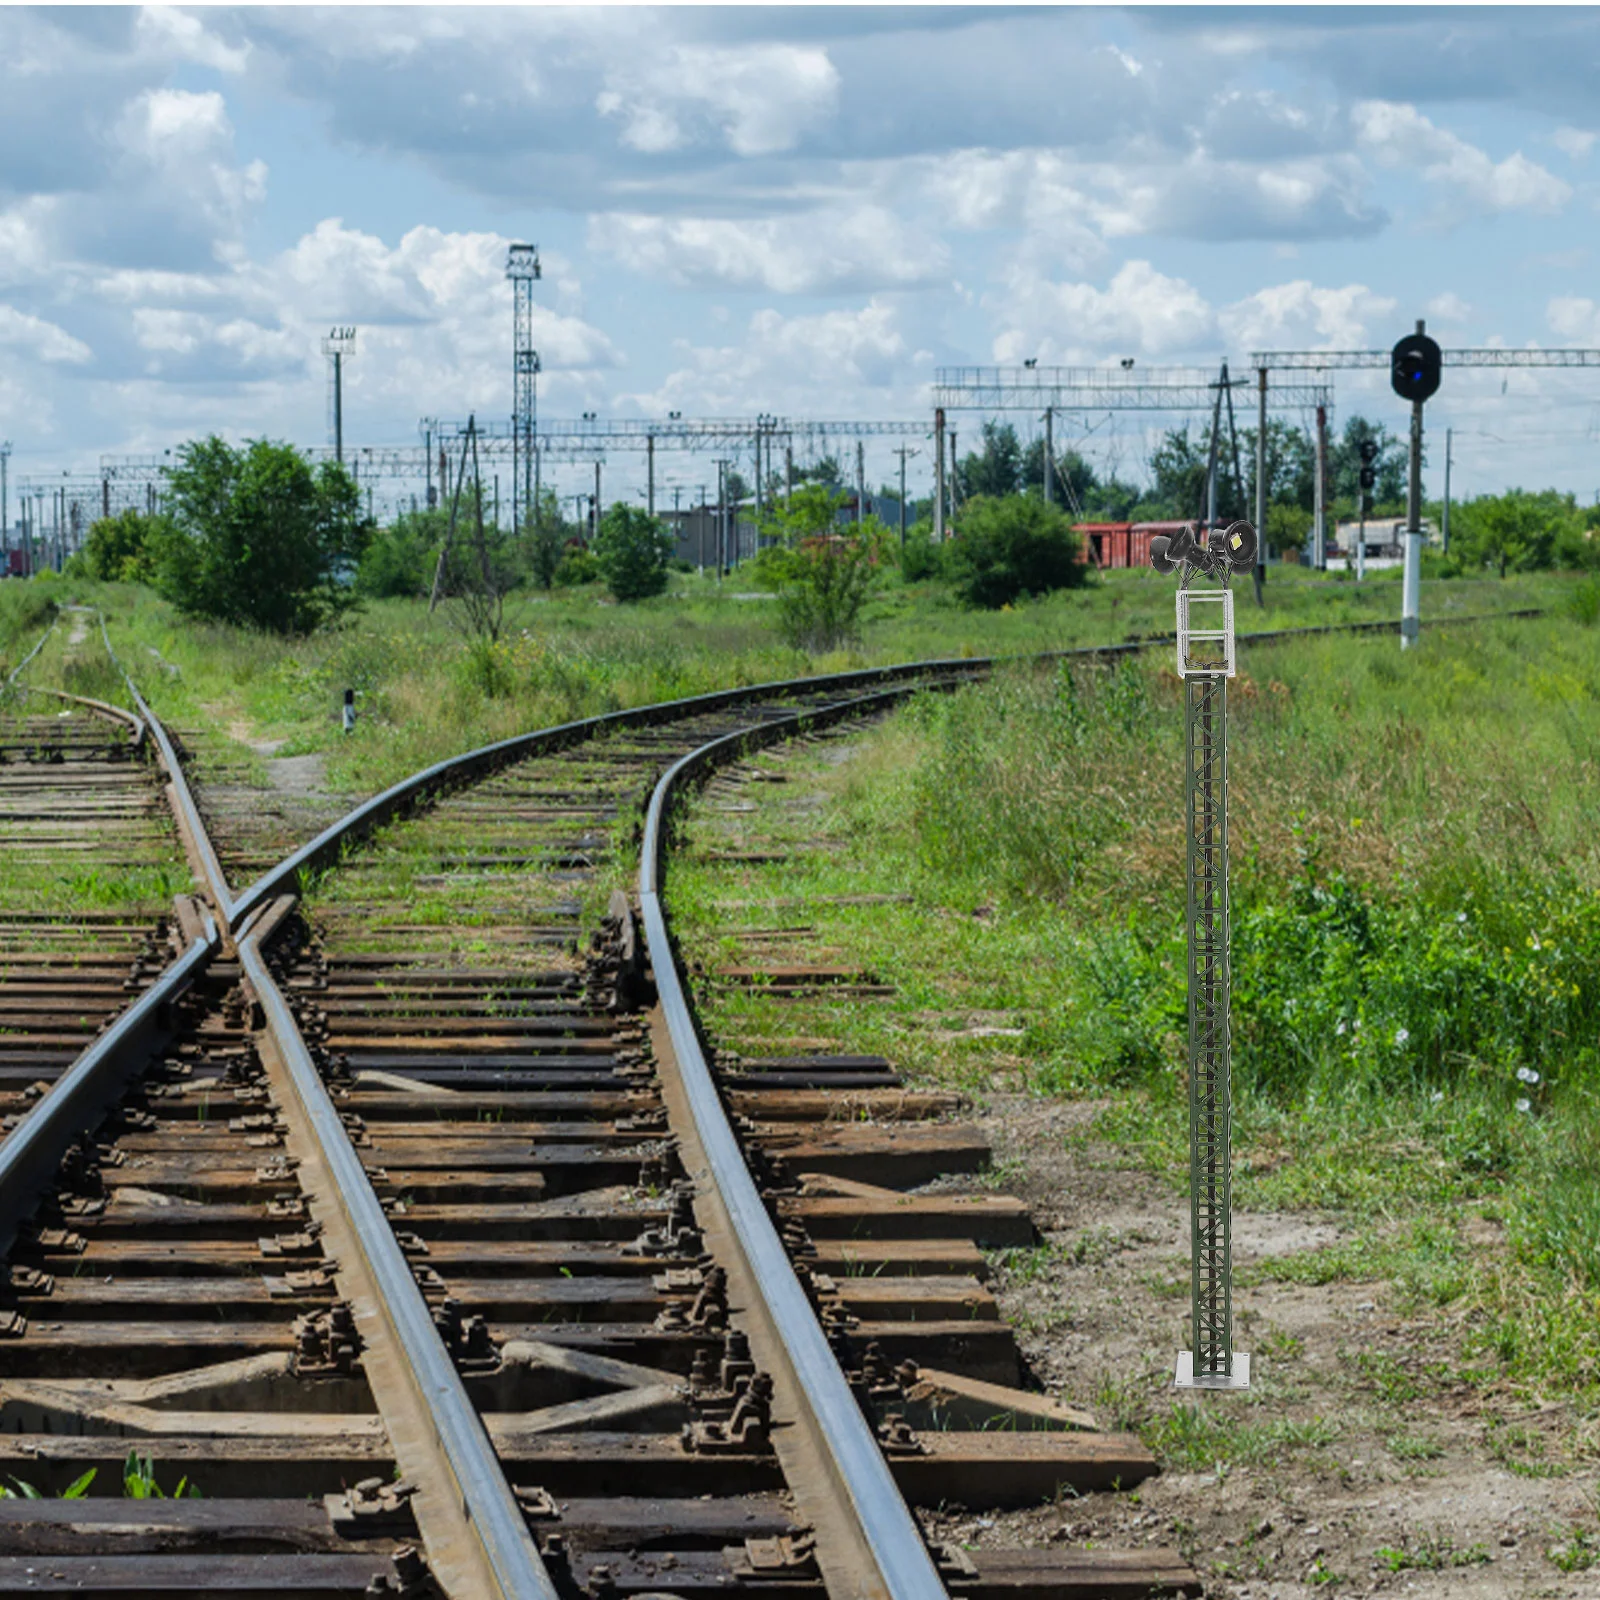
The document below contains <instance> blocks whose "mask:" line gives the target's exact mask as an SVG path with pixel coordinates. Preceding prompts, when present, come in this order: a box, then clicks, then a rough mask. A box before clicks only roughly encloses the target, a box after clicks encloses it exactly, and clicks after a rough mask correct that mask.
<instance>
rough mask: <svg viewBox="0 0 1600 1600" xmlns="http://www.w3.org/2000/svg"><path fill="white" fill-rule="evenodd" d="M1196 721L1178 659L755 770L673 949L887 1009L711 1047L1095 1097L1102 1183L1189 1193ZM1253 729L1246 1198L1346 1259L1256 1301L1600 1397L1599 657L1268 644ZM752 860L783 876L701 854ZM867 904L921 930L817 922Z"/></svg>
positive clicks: (1241, 962) (1325, 1261)
mask: <svg viewBox="0 0 1600 1600" xmlns="http://www.w3.org/2000/svg"><path fill="white" fill-rule="evenodd" d="M1181 693H1182V691H1181V686H1180V685H1179V684H1178V683H1177V681H1176V680H1175V678H1174V676H1173V674H1172V672H1171V670H1170V665H1169V663H1168V662H1167V661H1166V660H1165V659H1163V658H1160V657H1149V658H1143V659H1140V660H1138V661H1135V662H1130V663H1125V664H1123V665H1120V666H1117V667H1114V668H1109V669H1108V668H1098V667H1097V668H1085V667H1081V666H1080V667H1073V668H1070V669H1068V668H1063V669H1061V670H1048V671H1041V670H1026V671H1016V672H1012V673H1009V674H1006V675H1003V676H1002V677H1001V678H999V679H998V680H996V681H994V682H992V683H990V684H988V685H986V686H982V687H978V688H974V689H970V690H963V691H961V692H960V693H958V694H954V695H949V696H930V697H927V698H925V699H923V700H921V701H919V702H917V703H916V704H914V705H912V706H910V707H908V708H906V709H905V710H903V711H901V712H899V713H897V714H896V715H894V716H893V717H891V718H890V719H889V720H888V721H887V722H886V723H884V724H883V725H881V726H880V727H878V728H877V729H876V730H874V731H872V732H870V733H866V734H852V735H850V736H849V738H850V740H851V742H852V744H853V745H854V746H855V747H856V748H855V754H854V758H853V759H851V760H849V761H848V762H839V761H838V760H837V759H836V758H835V757H831V756H808V757H784V756H770V757H766V758H762V759H763V760H764V761H766V762H768V763H770V764H772V765H775V766H778V765H781V766H782V767H783V769H784V771H786V772H787V773H788V774H789V776H790V779H791V782H790V784H788V785H755V786H752V787H751V789H750V790H747V791H746V795H747V797H750V798H755V799H757V800H758V801H760V802H761V803H762V810H761V812H760V813H759V815H758V816H754V817H745V818H738V819H734V818H731V817H729V816H726V815H716V814H712V813H707V812H704V811H698V812H696V813H695V815H694V817H693V818H692V820H691V823H690V827H689V840H690V847H689V849H688V852H687V853H686V854H684V855H683V856H681V857H680V858H679V859H678V860H676V861H675V862H674V864H673V866H672V868H671V880H670V883H669V898H670V901H671V905H672V910H673V918H674V927H675V929H676V930H677V931H678V932H679V934H680V936H681V937H682V938H683V940H684V941H685V944H686V948H687V949H688V951H689V953H690V955H691V956H692V957H694V958H696V959H700V960H703V961H705V962H707V963H708V964H711V965H714V964H715V962H716V961H717V960H718V959H723V958H725V956H726V955H727V954H728V953H729V951H730V950H731V949H732V948H734V947H735V946H734V944H730V943H729V942H728V941H727V939H726V935H725V929H726V927H727V926H728V925H729V923H730V921H732V922H733V923H734V924H736V925H744V926H763V925H765V926H780V925H784V924H786V923H789V922H791V921H795V920H804V921H807V922H810V923H813V924H814V925H815V931H814V932H813V933H810V934H808V935H806V936H805V938H804V939H803V940H802V941H799V948H806V949H817V948H826V949H828V950H830V951H832V952H833V954H832V955H830V956H829V957H828V959H830V960H839V961H844V962H847V963H850V964H856V965H859V966H860V967H861V968H863V969H865V970H869V971H872V972H876V973H880V974H883V975H885V976H886V977H887V978H889V979H890V981H892V983H893V984H894V985H895V991H896V992H895V994H894V996H893V997H892V999H889V1000H876V1001H862V1002H851V1001H848V1000H844V999H838V1000H830V999H829V998H828V997H826V996H823V997H819V998H817V999H814V1000H806V1001H802V1002H795V1001H789V1002H784V1001H778V1000H774V999H773V998H771V997H769V996H764V995H762V994H760V993H759V992H750V991H741V990H737V989H726V990H725V989H721V988H717V987H715V986H712V985H705V984H702V986H701V990H700V997H701V1001H702V1004H703V1007H704V1014H705V1015H706V1017H707V1020H708V1025H709V1027H710V1029H711V1032H712V1034H713V1036H715V1037H716V1038H718V1040H719V1042H723V1043H726V1044H728V1045H730V1046H732V1047H734V1048H740V1049H745V1050H747V1051H748V1052H749V1053H752V1054H754V1053H760V1052H763V1051H766V1050H768V1049H772V1048H777V1047H780V1046H781V1044H782V1041H784V1040H785V1039H787V1038H791V1037H795V1036H802V1037H817V1038H821V1039H826V1040H830V1041H833V1042H834V1043H835V1044H836V1045H837V1046H838V1047H844V1046H846V1045H847V1046H848V1048H850V1049H852V1050H860V1051H864V1052H870V1051H881V1052H882V1053H884V1054H885V1055H887V1056H889V1057H890V1058H891V1059H892V1060H894V1061H895V1062H896V1063H897V1064H898V1065H900V1066H901V1067H902V1068H904V1069H905V1070H907V1071H908V1073H910V1074H911V1075H912V1076H913V1077H920V1078H923V1079H925V1080H936V1081H939V1082H942V1083H945V1084H948V1085H952V1086H957V1087H963V1088H968V1089H971V1090H973V1091H975V1092H977V1093H979V1094H989V1093H992V1092H993V1091H995V1090H997V1089H999V1090H1006V1091H1011V1092H1017V1093H1023V1094H1036V1095H1039V1096H1042V1097H1055V1098H1065V1099H1080V1100H1091V1101H1094V1102H1095V1103H1096V1105H1097V1107H1098V1113H1097V1115H1096V1116H1095V1117H1094V1118H1093V1119H1092V1122H1090V1121H1085V1122H1084V1123H1083V1124H1082V1125H1081V1130H1080V1131H1079V1132H1076V1133H1074V1134H1069V1135H1067V1137H1068V1138H1071V1139H1076V1140H1077V1141H1078V1144H1079V1146H1080V1158H1081V1159H1100V1158H1099V1157H1097V1156H1096V1155H1095V1152H1096V1151H1098V1150H1102V1149H1103V1148H1104V1147H1105V1145H1106V1144H1107V1143H1108V1142H1109V1143H1110V1145H1111V1146H1112V1147H1113V1148H1114V1149H1115V1150H1116V1151H1117V1152H1118V1153H1119V1154H1118V1159H1121V1160H1124V1161H1126V1160H1129V1159H1132V1160H1134V1161H1136V1162H1139V1163H1142V1164H1144V1165H1145V1166H1147V1167H1148V1168H1149V1169H1150V1170H1151V1171H1153V1172H1158V1173H1160V1174H1161V1175H1163V1176H1164V1177H1165V1178H1166V1179H1167V1180H1168V1181H1169V1182H1170V1183H1171V1184H1172V1186H1173V1189H1174V1193H1175V1197H1176V1194H1177V1192H1178V1191H1179V1190H1180V1189H1181V1187H1182V1186H1183V1185H1184V1184H1185V1183H1186V1176H1187V1164H1188V1151H1187V1114H1186V1088H1185V1083H1184V1077H1185V1050H1186V1039H1185V1030H1186V1023H1185V1012H1184V943H1183V938H1184V935H1183V911H1184V908H1183V900H1182V893H1183V812H1182V785H1183V775H1182V774H1183V768H1182V763H1183V751H1182V717H1183V714H1182V700H1181ZM1230 718H1231V734H1230V740H1231V743H1230V805H1231V808H1232V816H1231V819H1230V826H1231V832H1232V852H1233V853H1232V891H1233V917H1234V994H1233V1005H1234V1009H1233V1017H1234V1040H1235V1055H1234V1074H1235V1076H1234V1083H1235V1093H1236V1107H1235V1191H1234V1192H1235V1201H1236V1204H1237V1205H1239V1206H1241V1207H1244V1208H1251V1209H1262V1210H1277V1209H1288V1210H1312V1211H1316V1212H1320V1213H1323V1214H1326V1213H1330V1212H1331V1213H1335V1214H1337V1215H1338V1216H1339V1217H1340V1218H1341V1219H1342V1220H1343V1221H1344V1222H1345V1223H1346V1224H1347V1226H1348V1227H1349V1228H1350V1234H1349V1236H1348V1237H1347V1238H1345V1239H1343V1240H1341V1241H1340V1242H1339V1243H1338V1244H1336V1245H1333V1246H1329V1247H1327V1248H1325V1249H1320V1250H1311V1251H1302V1252H1297V1253H1295V1254H1294V1255H1292V1256H1289V1257H1285V1258H1281V1259H1278V1260H1268V1261H1265V1262H1262V1263H1259V1264H1256V1265H1254V1266H1252V1268H1251V1269H1250V1271H1249V1272H1248V1273H1241V1274H1240V1283H1241V1286H1242V1287H1246V1288H1247V1287H1248V1286H1249V1285H1250V1284H1251V1283H1254V1282H1261V1281H1268V1280H1271V1281H1296V1282H1307V1283H1328V1282H1335V1281H1347V1282H1362V1283H1367V1282H1370V1283H1372V1284H1374V1285H1376V1286H1379V1287H1380V1288H1381V1291H1382V1293H1383V1295H1384V1297H1385V1301H1386V1304H1393V1305H1395V1306H1397V1307H1399V1308H1401V1309H1402V1310H1412V1311H1416V1312H1418V1313H1422V1314H1428V1315H1433V1316H1437V1315H1438V1314H1439V1313H1441V1312H1448V1321H1449V1323H1450V1325H1451V1326H1452V1327H1453V1328H1454V1329H1456V1330H1458V1334H1457V1336H1458V1338H1459V1340H1460V1349H1459V1351H1458V1353H1457V1354H1458V1359H1459V1360H1460V1361H1461V1362H1462V1363H1463V1369H1464V1372H1465V1373H1466V1374H1469V1375H1472V1376H1475V1377H1476V1378H1478V1379H1481V1380H1482V1381H1486V1382H1487V1381H1491V1380H1492V1379H1503V1378H1507V1377H1509V1378H1510V1379H1511V1380H1512V1381H1513V1382H1514V1383H1517V1384H1522V1385H1527V1386H1529V1387H1542V1388H1544V1389H1548V1390H1550V1391H1552V1392H1569V1393H1572V1394H1574V1395H1578V1396H1582V1397H1587V1399H1589V1400H1594V1401H1600V1266H1597V1263H1600V1198H1597V1196H1600V1182H1597V1181H1596V1180H1597V1179H1600V1115H1597V1095H1600V845H1597V841H1600V787H1597V786H1596V784H1595V781H1594V773H1595V771H1596V764H1597V761H1600V632H1597V631H1596V630H1595V629H1594V628H1592V627H1589V626H1585V625H1582V624H1580V623H1579V622H1577V621H1575V620H1573V619H1572V618H1571V617H1569V616H1566V615H1564V614H1563V615H1561V616H1558V617H1554V618H1551V619H1549V620H1540V621H1522V622H1509V621H1508V622H1504V623H1491V624H1487V625H1483V626H1480V627H1475V628H1471V629H1463V630H1452V631H1441V632H1439V633H1436V634H1432V635H1428V636H1426V637H1425V639H1424V642H1423V644H1422V646H1421V648H1419V649H1417V650H1415V651H1411V652H1408V653H1406V654H1404V655H1402V654H1401V652H1400V651H1399V650H1398V649H1397V648H1396V647H1395V644H1394V642H1393V640H1391V639H1389V638H1386V637H1384V638H1372V639H1351V638H1338V637H1334V638H1326V639H1313V640H1303V641H1297V642H1294V643H1292V644H1284V645H1275V646H1271V647H1268V646H1258V647H1254V648H1251V647H1245V648H1244V649H1243V650H1242V652H1241V670H1240V676H1239V678H1238V679H1236V680H1235V681H1234V683H1233V685H1232V686H1231V701H1230ZM802 791H803V792H805V793H807V794H809V795H812V796H815V797H820V798H819V799H816V800H814V801H813V802H812V803H810V804H809V805H808V806H806V807H797V806H794V805H788V804H786V799H787V797H791V796H793V795H795V794H796V793H799V792H802ZM738 827H742V828H744V830H745V831H744V833H743V834H739V833H731V834H730V832H729V831H728V830H729V829H730V828H738ZM819 833H820V834H821V836H822V838H823V840H824V841H825V847H824V848H822V849H820V850H819V849H817V848H815V846H814V840H815V839H816V837H817V835H818V834H819ZM740 838H742V839H745V840H747V841H748V842H750V843H754V842H755V841H757V840H759V841H760V843H761V845H762V847H763V848H768V847H776V848H779V849H782V848H784V847H785V845H786V844H787V847H788V849H789V851H790V854H789V856H788V858H787V859H785V860H784V861H782V862H781V863H778V864H775V865H773V866H770V867H765V866H751V867H745V866H740V867H737V868H730V867H728V866H727V865H725V864H718V863H715V862H713V861H709V860H707V859H705V858H704V856H703V855H701V854H700V853H699V851H700V849H701V847H712V846H716V845H719V844H720V845H721V846H722V847H724V848H726V847H727V845H728V844H729V842H730V840H732V839H740ZM863 893H879V894H901V895H906V896H909V899H908V901H906V902H905V903H894V904H881V905H872V906H865V907H862V906H854V907H853V906H848V905H841V904H829V903H828V897H830V896H842V895H860V894H863ZM735 901H737V902H739V903H741V904H742V905H743V906H745V907H746V909H745V910H743V911H742V912H740V913H739V914H738V915H737V916H731V915H730V912H729V909H728V908H729V905H730V903H732V902H735ZM801 908H804V909H803V911H802V909H801ZM975 1019H976V1020H978V1021H980V1022H981V1023H982V1024H984V1026H983V1027H981V1028H975V1027H971V1026H969V1023H971V1022H972V1021H974V1020H975ZM1019 1028H1020V1034H1018V1033H1017V1030H1018V1029H1019ZM1469 1222H1470V1223H1471V1224H1472V1225H1473V1226H1474V1227H1476V1228H1478V1229H1479V1235H1478V1236H1473V1237H1470V1238H1469V1232H1468V1224H1469ZM1491 1224H1499V1225H1501V1226H1500V1227H1499V1228H1498V1229H1494V1230H1492V1231H1493V1238H1492V1240H1491V1241H1490V1242H1485V1240H1484V1238H1483V1237H1482V1236H1481V1235H1482V1231H1483V1229H1485V1228H1487V1227H1489V1226H1490V1225H1491ZM1016 1265H1017V1267H1018V1268H1019V1269H1021V1270H1022V1271H1023V1272H1027V1271H1028V1270H1029V1267H1028V1265H1026V1264H1025V1263H1024V1262H1023V1261H1022V1260H1021V1259H1019V1260H1018V1261H1017V1263H1016ZM1032 1270H1034V1271H1040V1270H1043V1267H1042V1265H1040V1266H1038V1267H1034V1268H1033V1269H1032ZM1186 1293H1187V1284H1186V1282H1183V1283H1179V1282H1178V1281H1177V1280H1176V1279H1174V1280H1173V1285H1172V1294H1173V1297H1174V1298H1177V1299H1181V1298H1182V1297H1183V1296H1184V1295H1185V1294H1186Z"/></svg>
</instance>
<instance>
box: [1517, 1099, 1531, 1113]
mask: <svg viewBox="0 0 1600 1600" xmlns="http://www.w3.org/2000/svg"><path fill="white" fill-rule="evenodd" d="M1517 1110H1518V1111H1531V1110H1533V1102H1532V1101H1531V1100H1526V1099H1524V1100H1519V1101H1517Z"/></svg>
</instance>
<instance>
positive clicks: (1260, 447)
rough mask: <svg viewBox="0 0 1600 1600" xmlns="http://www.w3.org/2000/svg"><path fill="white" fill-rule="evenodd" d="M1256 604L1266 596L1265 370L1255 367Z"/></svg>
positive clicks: (1260, 602) (1264, 602)
mask: <svg viewBox="0 0 1600 1600" xmlns="http://www.w3.org/2000/svg"><path fill="white" fill-rule="evenodd" d="M1256 540H1257V543H1256V565H1255V581H1256V604H1257V605H1258V606H1264V605H1265V604H1266V603H1267V597H1266V594H1265V593H1264V591H1265V589H1266V585H1267V369H1266V368H1265V367H1257V368H1256Z"/></svg>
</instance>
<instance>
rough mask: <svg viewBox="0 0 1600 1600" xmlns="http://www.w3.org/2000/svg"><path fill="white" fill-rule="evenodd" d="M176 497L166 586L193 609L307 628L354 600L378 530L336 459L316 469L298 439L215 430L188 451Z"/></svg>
mask: <svg viewBox="0 0 1600 1600" xmlns="http://www.w3.org/2000/svg"><path fill="white" fill-rule="evenodd" d="M168 505H169V515H170V518H171V521H170V524H169V525H168V528H167V530H166V531H165V532H164V534H163V537H162V539H161V544H160V550H159V554H158V556H157V561H156V577H157V586H158V587H159V588H160V590H161V592H162V593H163V594H164V595H165V596H166V597H167V598H168V599H169V600H171V601H172V602H173V603H174V604H175V605H176V606H177V607H178V608H179V610H181V611H183V612H185V613H187V614H188V615H190V616H197V617H208V618H211V619H212V620H214V621H218V622H234V623H243V624H246V625H248V626H251V627H256V628H262V629H265V630H267V631H268V632H271V633H297V634H298V633H307V632H309V631H310V630H311V629H313V628H315V627H316V626H317V624H318V623H320V622H322V621H324V620H325V619H327V618H328V617H331V616H335V615H337V614H338V613H339V612H341V611H344V610H346V609H348V608H349V607H350V606H351V605H353V604H354V603H355V599H356V595H355V590H354V587H353V586H352V584H351V583H350V581H349V579H350V576H351V569H352V567H353V566H354V564H355V562H356V561H357V560H358V559H359V557H360V555H361V552H362V549H363V547H364V545H365V543H366V540H367V537H368V535H369V533H370V531H371V530H370V527H369V525H368V524H367V523H366V522H365V521H364V520H363V519H362V517H361V494H360V491H359V490H358V489H357V487H356V484H355V480H354V479H353V478H352V477H351V476H350V474H349V473H348V472H346V471H345V470H344V468H343V467H342V466H339V465H338V464H337V463H335V462H331V461H325V462H323V463H322V464H321V465H320V466H319V467H317V468H316V470H315V471H313V470H312V468H311V465H310V463H309V462H308V461H306V460H305V458H304V457H303V456H301V455H300V454H299V452H298V451H296V450H295V449H294V447H293V446H292V445H287V444H272V443H269V442H268V441H267V440H265V439H256V440H254V441H253V442H251V443H250V444H248V445H247V446H246V447H245V448H244V449H242V450H235V449H234V448H233V446H232V445H230V444H229V443H228V442H227V441H226V440H225V439H221V438H218V437H217V436H215V435H213V436H212V437H211V438H209V439H203V440H200V441H198V442H196V443H190V444H186V445H184V446H183V447H182V449H181V450H180V451H179V465H178V466H176V467H174V468H172V469H171V470H170V471H169V473H168Z"/></svg>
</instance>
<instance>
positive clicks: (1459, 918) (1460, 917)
mask: <svg viewBox="0 0 1600 1600" xmlns="http://www.w3.org/2000/svg"><path fill="white" fill-rule="evenodd" d="M1466 920H1467V914H1466V912H1465V911H1458V912H1456V921H1457V922H1465V921H1466Z"/></svg>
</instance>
